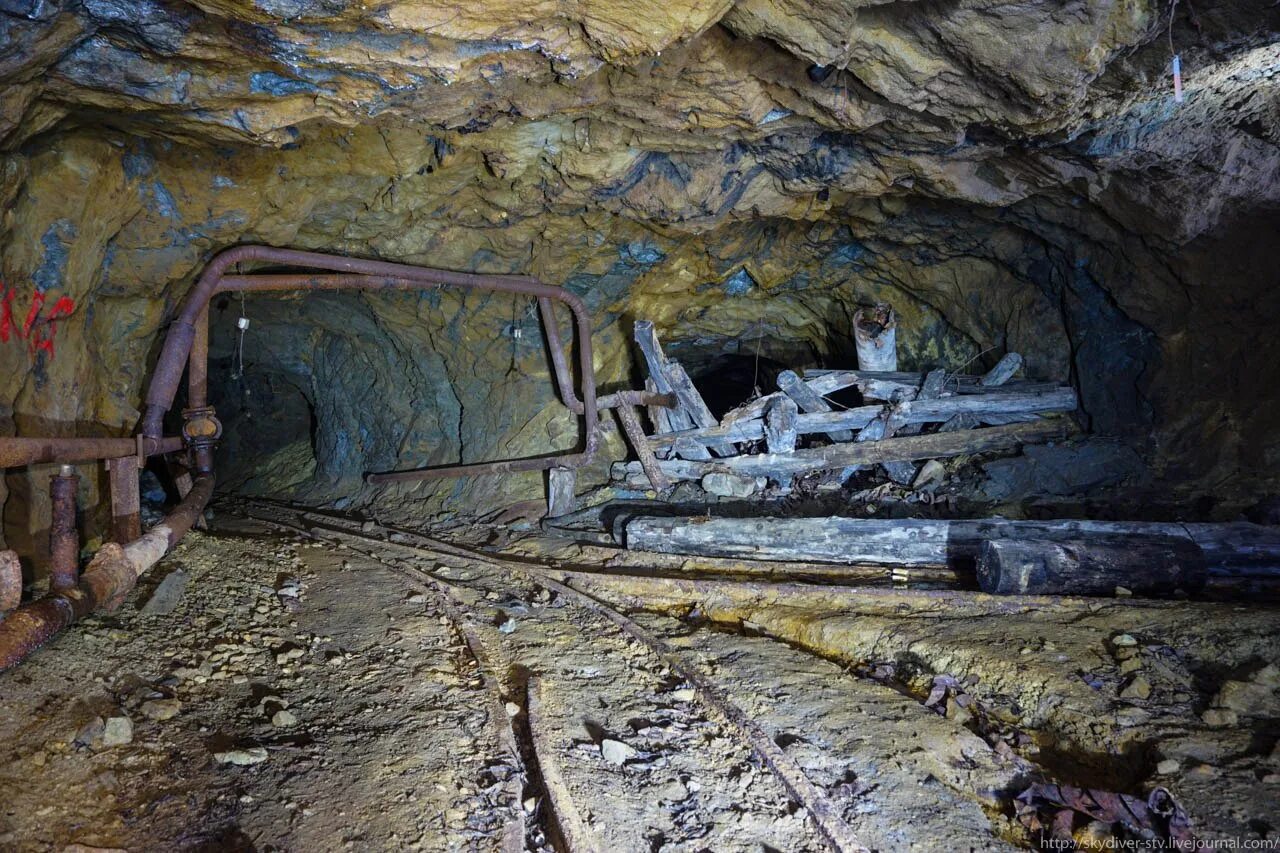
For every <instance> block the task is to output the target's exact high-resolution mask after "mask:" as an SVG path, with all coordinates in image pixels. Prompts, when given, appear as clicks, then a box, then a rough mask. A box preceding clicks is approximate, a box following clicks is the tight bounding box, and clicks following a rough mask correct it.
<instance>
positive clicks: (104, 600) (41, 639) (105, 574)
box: [0, 476, 213, 672]
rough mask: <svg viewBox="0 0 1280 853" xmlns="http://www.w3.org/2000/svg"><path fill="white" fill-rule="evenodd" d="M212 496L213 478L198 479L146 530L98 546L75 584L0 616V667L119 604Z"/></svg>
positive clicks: (10, 664) (26, 655)
mask: <svg viewBox="0 0 1280 853" xmlns="http://www.w3.org/2000/svg"><path fill="white" fill-rule="evenodd" d="M211 497H213V477H211V476H203V477H199V478H197V479H196V483H195V485H194V486H193V487H192V489H191V491H190V492H189V493H188V494H187V497H186V499H185V500H183V501H182V503H181V504H179V505H178V506H177V507H175V508H174V510H173V511H172V512H171V513H169V515H167V516H166V517H165V519H164V520H163V521H162V522H160V524H158V525H156V526H155V527H153V528H152V529H151V530H150V531H149V532H147V533H146V534H144V535H143V536H141V537H139V538H138V539H135V540H134V541H132V542H130V543H129V544H128V545H124V546H121V545H117V544H116V543H114V542H109V543H107V544H106V545H103V546H102V548H101V549H99V551H98V553H97V554H95V555H94V558H93V560H92V562H90V563H89V567H88V568H87V569H85V572H84V574H83V575H81V576H80V581H79V583H77V584H75V585H73V586H72V587H70V588H69V589H62V590H55V591H51V592H50V593H49V594H48V595H46V596H44V597H43V598H40V599H38V600H36V601H33V602H31V603H30V604H26V605H24V606H22V607H19V608H17V609H16V610H14V611H13V612H11V613H9V614H8V615H7V616H6V617H5V618H4V620H3V621H0V672H3V671H4V670H6V669H9V668H10V667H13V666H16V665H17V664H19V663H21V662H22V661H23V660H25V659H26V658H27V657H28V656H29V655H30V654H31V653H32V652H34V651H35V650H36V649H38V648H40V647H41V646H43V645H44V644H45V643H47V642H49V640H51V639H53V637H55V636H56V635H57V634H58V632H59V631H62V630H63V629H64V628H67V627H68V626H70V625H71V624H73V623H74V622H76V621H77V620H79V619H81V618H83V617H85V616H87V615H88V614H90V613H92V612H93V611H94V610H97V609H98V608H99V607H105V608H107V609H114V608H115V607H118V606H119V605H120V603H121V602H122V601H123V600H124V598H125V596H127V595H128V594H129V591H130V590H132V589H133V587H134V584H136V583H137V581H138V578H139V577H140V576H141V575H142V574H143V573H144V572H146V571H147V570H148V569H150V568H151V567H152V566H154V565H155V564H156V563H157V562H159V560H160V558H161V557H163V556H164V555H165V554H166V553H168V551H169V549H170V548H172V547H173V545H174V544H175V543H177V541H178V540H179V539H181V538H182V537H183V535H185V534H186V532H187V531H188V530H190V529H191V525H192V524H194V523H195V521H196V519H197V518H199V517H200V514H201V513H202V512H204V508H205V505H206V504H207V503H208V502H209V499H210V498H211Z"/></svg>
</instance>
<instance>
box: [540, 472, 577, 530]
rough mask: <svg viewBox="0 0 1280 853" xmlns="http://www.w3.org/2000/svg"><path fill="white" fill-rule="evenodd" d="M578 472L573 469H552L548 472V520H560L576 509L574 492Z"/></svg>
mask: <svg viewBox="0 0 1280 853" xmlns="http://www.w3.org/2000/svg"><path fill="white" fill-rule="evenodd" d="M577 483H578V472H577V471H575V470H573V469H572V468H552V469H550V470H548V471H547V518H559V517H560V516H562V515H568V514H569V513H571V512H573V511H574V509H576V506H575V502H576V498H575V497H574V491H575V488H576V486H577Z"/></svg>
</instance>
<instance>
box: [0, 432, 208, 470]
mask: <svg viewBox="0 0 1280 853" xmlns="http://www.w3.org/2000/svg"><path fill="white" fill-rule="evenodd" d="M182 448H183V443H182V439H181V438H180V437H178V436H170V437H168V438H145V439H143V451H144V452H145V453H146V454H147V455H148V456H156V455H158V454H161V453H177V452H178V451H179V450H182ZM137 453H138V442H137V439H135V438H0V468H22V467H24V466H26V465H39V464H42V463H46V462H61V463H64V464H72V463H77V462H97V461H99V460H102V459H120V458H122V457H125V456H136V455H137Z"/></svg>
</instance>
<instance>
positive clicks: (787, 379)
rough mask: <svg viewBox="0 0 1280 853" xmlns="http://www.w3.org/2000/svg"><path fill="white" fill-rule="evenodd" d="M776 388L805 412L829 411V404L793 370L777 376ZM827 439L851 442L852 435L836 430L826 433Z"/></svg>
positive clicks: (849, 432)
mask: <svg viewBox="0 0 1280 853" xmlns="http://www.w3.org/2000/svg"><path fill="white" fill-rule="evenodd" d="M778 387H779V388H781V389H782V393H784V394H786V395H787V396H788V397H790V398H791V399H792V400H795V401H796V405H798V406H799V407H800V408H801V409H803V410H804V411H805V412H815V413H820V412H829V411H831V404H830V403H828V402H827V401H826V400H824V399H822V397H821V396H820V395H819V394H817V393H815V392H814V390H813V389H812V388H810V387H809V386H808V385H806V384H805V382H804V380H802V379H801V378H800V377H799V376H797V375H796V373H795V371H794V370H784V371H782V372H781V373H779V374H778ZM827 437H828V438H830V439H831V440H832V441H852V440H853V433H852V432H851V431H849V430H847V429H837V430H831V431H830V432H828V433H827Z"/></svg>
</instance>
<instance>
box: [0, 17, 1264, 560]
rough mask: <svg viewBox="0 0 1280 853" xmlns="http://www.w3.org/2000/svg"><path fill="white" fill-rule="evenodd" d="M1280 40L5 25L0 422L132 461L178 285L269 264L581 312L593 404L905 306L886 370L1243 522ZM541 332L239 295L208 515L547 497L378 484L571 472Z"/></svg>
mask: <svg viewBox="0 0 1280 853" xmlns="http://www.w3.org/2000/svg"><path fill="white" fill-rule="evenodd" d="M1202 6H1203V8H1202ZM1278 30H1280V8H1278V7H1276V6H1275V4H1272V3H1270V2H1268V0H1228V2H1224V3H1220V4H1217V5H1214V6H1212V7H1208V6H1205V5H1204V4H1197V5H1196V6H1195V7H1194V9H1193V8H1192V7H1191V5H1190V4H1186V3H1181V4H1179V3H1175V4H1173V6H1172V8H1170V5H1169V4H1166V3H1156V2H1148V0H1133V2H1095V3H1083V2H1078V3H1067V4H1063V3H1059V2H1049V1H1048V0H1042V1H1041V0H1036V2H1024V3H1006V2H995V1H993V0H962V2H956V3H950V4H943V5H938V4H932V3H924V2H895V3H882V4H870V3H863V2H858V0H823V2H820V3H817V4H800V3H794V2H791V1H790V0H741V2H737V3H732V2H725V1H724V0H722V2H708V3H699V2H693V0H675V2H664V3H660V4H646V5H644V6H642V7H639V6H636V5H635V4H630V3H618V2H615V0H600V2H564V3H509V2H505V0H485V2H480V3H473V4H458V3H453V2H421V1H420V0H391V2H385V3H380V4H368V5H365V4H349V3H334V2H329V1H328V0H256V2H248V0H194V1H193V2H186V3H184V2H176V0H174V2H166V0H149V1H148V2H145V3H132V2H113V0H79V2H71V0H7V2H3V3H0V81H2V82H0V138H2V139H3V153H2V154H0V200H2V201H3V220H2V221H0V277H2V278H3V282H4V289H3V291H0V295H2V296H3V298H4V303H3V305H4V306H5V307H4V308H3V311H4V314H3V318H4V319H3V322H4V325H3V326H2V327H0V428H2V429H3V430H4V431H5V432H6V433H10V434H17V435H34V434H47V433H51V432H57V433H63V434H72V433H79V434H128V433H129V432H130V431H131V430H132V428H133V427H134V424H135V421H136V419H137V417H138V413H139V406H140V402H141V394H142V389H143V386H144V383H145V380H146V377H147V375H148V371H149V366H150V363H151V361H152V360H154V357H155V354H156V350H157V341H158V335H159V334H160V333H161V332H162V331H163V330H164V328H165V326H166V323H167V322H168V321H169V320H170V319H171V317H172V316H173V311H174V307H175V305H176V304H177V302H178V301H179V300H180V299H181V297H182V296H183V295H184V293H185V292H186V290H187V288H188V287H189V286H190V283H191V281H192V280H193V278H194V276H195V275H197V274H198V272H199V270H200V269H201V267H202V266H203V264H204V263H205V261H206V260H207V259H208V258H209V257H210V255H211V254H212V253H214V252H216V251H217V250H219V249H221V248H224V247H226V246H230V245H233V244H236V243H244V242H258V243H267V244H271V245H278V246H293V247H300V248H308V249H317V250H324V251H330V252H345V253H350V254H354V255H360V256H365V257H378V258H384V259H392V260H402V261H408V262H413V263H422V264H429V265H433V266H442V267H449V268H455V269H464V270H478V271H485V272H521V273H532V274H534V275H537V276H540V277H541V278H542V279H543V280H545V281H547V282H550V283H554V284H563V285H564V286H566V287H568V288H570V289H571V290H573V291H575V292H577V293H579V294H582V295H583V296H584V297H585V298H586V300H587V302H588V303H589V305H590V306H591V309H592V310H593V312H594V314H595V322H596V336H595V344H596V348H597V364H596V371H597V376H598V378H599V380H600V381H601V382H602V383H603V384H605V386H606V387H608V386H609V385H610V384H615V385H621V384H626V383H628V382H629V381H630V380H631V378H632V370H633V364H634V362H633V356H632V354H631V352H630V350H629V348H628V346H627V340H628V338H629V333H630V322H631V320H632V319H634V318H636V317H645V318H649V319H653V320H654V321H655V322H656V323H657V325H658V329H659V331H660V333H661V334H662V335H663V337H664V340H666V341H668V342H670V343H671V345H672V348H673V351H676V352H679V353H681V357H682V358H684V359H685V360H686V361H687V362H688V363H689V364H690V365H691V367H694V368H697V367H699V366H706V365H711V364H714V363H716V358H717V357H718V356H725V355H734V354H743V355H754V354H755V353H756V351H757V350H759V351H760V353H761V354H762V356H764V357H766V358H775V359H777V360H778V361H782V362H785V363H786V364H788V366H793V367H802V366H805V365H806V364H807V365H813V364H818V363H828V364H842V363H846V362H847V359H848V358H849V357H850V355H851V347H850V334H849V323H850V318H851V316H852V313H853V310H854V309H855V308H856V307H857V306H858V305H859V304H863V303H867V302H871V301H875V300H881V299H883V300H888V301H891V302H892V303H893V304H894V305H895V307H896V308H897V309H898V312H899V315H900V317H901V319H900V323H899V332H898V335H899V341H900V345H901V346H902V350H903V351H902V361H903V363H904V365H906V366H909V367H914V366H929V365H934V364H942V365H947V366H950V367H956V366H958V365H960V364H962V363H964V362H967V361H970V360H973V361H975V363H978V364H982V363H988V362H991V361H993V360H994V359H995V358H997V357H998V356H999V355H1000V354H1001V353H1002V352H1003V351H1005V350H1007V349H1008V350H1017V351H1019V352H1021V353H1023V354H1024V355H1025V356H1026V359H1027V371H1028V373H1029V374H1030V375H1033V376H1037V377H1044V378H1053V379H1070V380H1072V381H1073V382H1075V383H1076V384H1077V385H1078V387H1079V389H1080V392H1081V396H1082V404H1083V410H1084V414H1085V418H1086V420H1087V422H1088V425H1089V426H1090V428H1092V429H1093V430H1095V431H1097V432H1100V433H1104V434H1108V435H1112V436H1118V437H1120V438H1121V439H1122V440H1123V441H1124V442H1126V443H1127V444H1129V445H1130V446H1131V447H1132V449H1133V450H1134V452H1136V453H1138V454H1140V455H1141V457H1142V458H1143V460H1144V462H1145V466H1146V471H1147V476H1148V477H1149V478H1150V480H1151V482H1153V483H1156V484H1160V485H1162V486H1169V487H1175V488H1177V489H1179V490H1182V491H1183V492H1185V493H1187V494H1204V493H1210V492H1211V493H1213V494H1215V495H1216V496H1218V497H1219V498H1222V499H1224V500H1226V501H1227V502H1228V503H1229V502H1231V501H1243V500H1245V499H1246V497H1247V496H1249V495H1251V494H1256V493H1257V492H1259V491H1264V490H1266V489H1269V488H1274V487H1275V484H1276V480H1277V473H1278V470H1280V468H1278V466H1277V462H1278V461H1280V460H1278V455H1280V446H1278V445H1277V443H1276V438H1275V436H1276V435H1277V434H1280V433H1278V432H1277V430H1276V429H1275V427H1276V425H1277V423H1280V403H1277V397H1276V395H1275V394H1274V388H1275V387H1276V383H1277V381H1278V380H1280V367H1278V365H1280V343H1278V342H1277V336H1276V335H1275V334H1274V318H1275V317H1276V316H1277V314H1278V310H1280V304H1278V300H1280V295H1278V294H1280V290H1278V289H1277V288H1276V287H1275V285H1276V284H1277V281H1276V278H1277V276H1276V272H1275V269H1276V267H1275V263H1274V258H1273V253H1274V243H1275V234H1276V233H1277V228H1278V226H1280V175H1277V169H1278V167H1280V148H1278V147H1277V143H1278V142H1280V129H1278V123H1280V96H1277V91H1278V89H1277V86H1276V74H1277V72H1278V71H1280V44H1277V31H1278ZM1171 45H1172V49H1173V50H1174V51H1176V52H1177V53H1179V54H1180V55H1181V57H1182V65H1183V68H1184V73H1185V78H1186V79H1185V84H1186V98H1185V101H1183V102H1182V103H1175V101H1174V98H1173V94H1172V82H1171V79H1170V75H1169V60H1170V55H1171V54H1170V50H1171ZM530 308H531V306H530V305H529V304H528V303H527V301H523V300H513V299H511V298H509V297H497V296H494V297H485V296H480V295H474V294H473V295H467V296H462V295H459V294H457V293H452V292H443V291H441V292H427V293H424V294H422V295H421V296H414V295H396V296H389V295H368V296H363V295H349V294H348V295H334V296H326V297H323V298H313V297H305V298H300V297H299V298H290V297H270V298H268V297H264V296H250V297H249V298H248V299H247V300H246V301H245V304H244V305H243V306H242V305H241V303H240V301H239V300H238V299H223V300H221V301H220V302H219V303H218V304H217V305H215V308H214V311H213V318H214V333H213V339H214V340H213V343H214V351H213V356H214V364H213V374H214V376H213V378H214V385H215V387H214V394H215V402H217V403H218V405H219V408H220V411H221V413H222V415H223V418H224V420H225V421H226V423H227V426H228V430H227V434H228V439H227V442H226V443H225V445H224V448H223V452H222V456H223V465H222V469H221V470H222V474H223V479H224V482H225V483H227V484H228V485H230V486H232V487H234V488H238V489H243V490H246V491H251V492H270V493H272V494H276V495H284V496H290V495H292V496H296V497H303V498H307V499H309V500H313V501H321V502H323V501H334V500H344V501H346V502H350V503H353V504H356V505H370V504H382V505H386V504H389V503H391V502H392V501H391V499H393V498H394V499H395V500H396V501H397V502H403V499H404V498H406V497H407V498H408V499H409V505H412V506H414V507H415V508H416V511H424V512H435V511H439V510H440V509H442V508H444V509H450V510H457V509H481V508H484V507H486V506H488V505H495V504H497V503H507V502H510V501H512V500H515V499H518V498H519V497H522V496H524V497H528V496H532V495H534V494H536V492H537V491H538V489H539V488H540V486H539V482H538V477H537V476H536V475H528V476H525V477H521V478H517V479H516V480H515V481H509V482H505V483H503V482H497V481H486V480H474V481H465V482H456V483H454V482H450V483H444V484H435V485H419V486H417V487H415V488H412V489H406V490H404V491H399V490H392V491H386V490H384V491H376V490H371V489H369V488H367V487H365V486H364V485H363V484H362V480H361V474H362V473H363V472H365V471H370V470H381V469H387V468H395V467H409V466H416V465H424V464H438V463H446V462H451V461H456V460H459V459H462V460H465V461H472V460H479V459H483V458H496V457H498V456H510V455H521V454H531V453H537V452H546V451H548V450H551V449H557V448H568V447H570V446H572V444H573V443H574V441H575V437H576V435H577V425H576V423H575V421H574V419H573V417H572V416H571V415H570V414H569V413H568V411H567V410H565V409H564V408H563V407H561V406H559V405H558V404H556V403H555V402H554V399H555V398H554V395H553V392H552V389H551V386H550V384H549V381H548V375H547V368H546V364H545V354H544V349H543V344H542V339H541V337H540V334H539V331H538V330H539V326H538V323H537V318H536V316H535V314H534V313H533V312H531V311H530ZM241 310H243V311H244V316H247V317H248V318H249V319H250V325H249V328H248V330H247V331H246V333H245V335H244V339H243V342H241V341H240V340H239V338H238V335H237V331H236V320H237V318H238V317H239V316H241V313H240V312H241ZM28 318H31V320H32V322H31V324H30V326H29V327H28V324H27V323H26V322H25V321H26V320H27V319H28ZM566 322H567V319H566ZM621 452H622V444H621V442H620V440H618V439H617V437H616V436H614V437H613V438H611V439H610V441H609V443H608V445H607V447H606V453H605V455H606V456H608V455H617V454H619V453H621ZM602 470H603V469H599V470H597V476H598V475H599V473H600V472H601V471H602ZM85 473H86V474H88V471H86V472H85ZM46 474H47V472H45V471H43V470H40V469H32V470H30V471H24V472H11V473H10V474H8V475H7V476H6V478H5V480H4V484H3V485H0V502H4V501H5V498H6V496H8V497H9V498H13V497H26V496H28V495H31V494H35V495H37V496H38V495H39V494H41V493H42V492H43V491H44V490H45V489H46V488H47V477H46ZM86 483H87V485H86V490H87V492H86V495H85V497H86V499H87V500H88V501H93V500H95V499H96V496H97V492H98V490H99V488H100V485H101V484H100V483H98V482H94V481H91V480H88V479H87V480H86ZM18 504H21V508H20V509H19V508H18ZM44 506H46V503H45V502H44V501H43V500H39V499H37V500H34V501H27V500H21V501H15V500H12V499H10V500H8V501H7V503H5V512H4V526H3V527H4V529H3V538H4V540H6V541H8V542H9V543H11V544H12V545H13V546H15V547H18V548H20V549H24V550H26V552H27V553H35V552H37V551H39V549H40V547H41V546H40V540H41V539H42V538H43V537H42V536H40V535H38V534H39V533H40V531H41V530H42V529H43V528H44V527H45V526H46V525H47V521H46V520H45V519H43V518H42V517H41V513H42V512H43V511H44V510H42V509H41V508H42V507H44Z"/></svg>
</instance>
